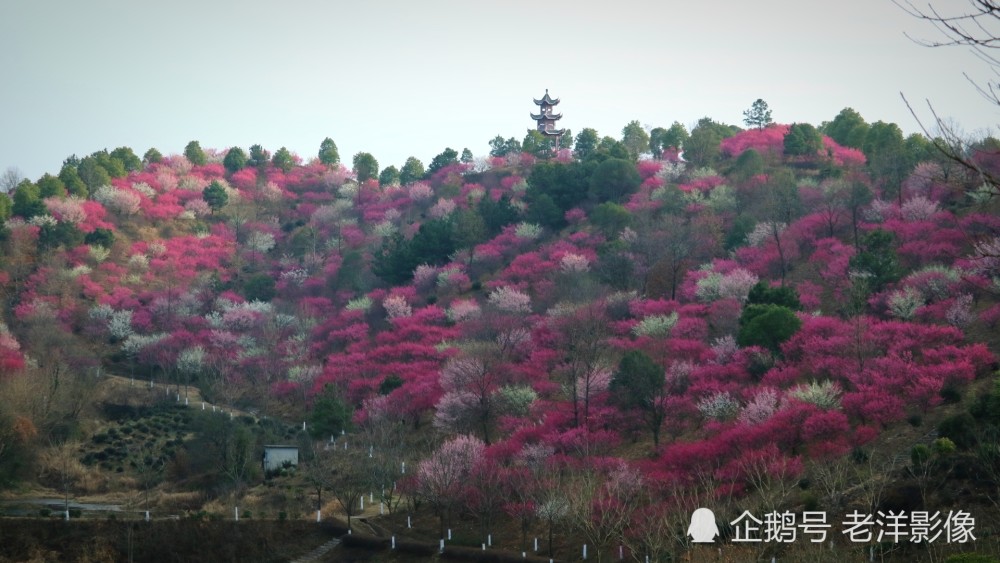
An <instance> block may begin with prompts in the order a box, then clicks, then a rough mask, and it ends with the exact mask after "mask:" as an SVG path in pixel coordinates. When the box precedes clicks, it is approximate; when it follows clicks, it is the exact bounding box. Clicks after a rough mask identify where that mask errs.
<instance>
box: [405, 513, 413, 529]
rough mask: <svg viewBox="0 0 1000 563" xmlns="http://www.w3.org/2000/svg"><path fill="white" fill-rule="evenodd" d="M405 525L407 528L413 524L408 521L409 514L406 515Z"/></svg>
mask: <svg viewBox="0 0 1000 563" xmlns="http://www.w3.org/2000/svg"><path fill="white" fill-rule="evenodd" d="M406 527H407V528H412V527H413V524H412V523H410V515H409V514H407V515H406Z"/></svg>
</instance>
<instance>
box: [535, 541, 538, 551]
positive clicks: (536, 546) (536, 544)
mask: <svg viewBox="0 0 1000 563" xmlns="http://www.w3.org/2000/svg"><path fill="white" fill-rule="evenodd" d="M535 553H538V538H535Z"/></svg>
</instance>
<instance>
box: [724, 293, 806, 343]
mask: <svg viewBox="0 0 1000 563" xmlns="http://www.w3.org/2000/svg"><path fill="white" fill-rule="evenodd" d="M801 326H802V321H800V320H799V318H798V317H797V316H795V312H794V311H792V310H791V309H789V308H788V307H783V306H781V305H772V304H765V305H748V306H747V307H746V308H745V309H743V314H742V315H740V330H739V333H738V334H737V335H736V341H737V343H739V345H740V346H761V347H764V348H767V349H769V350H771V351H772V352H775V353H778V352H780V346H781V344H782V343H784V342H785V341H786V340H788V339H789V338H791V337H792V336H793V335H794V334H795V333H796V332H798V331H799V328H800V327H801Z"/></svg>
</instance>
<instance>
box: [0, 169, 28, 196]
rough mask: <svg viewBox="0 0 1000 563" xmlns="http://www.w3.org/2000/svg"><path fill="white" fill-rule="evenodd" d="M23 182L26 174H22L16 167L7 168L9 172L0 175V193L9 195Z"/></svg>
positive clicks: (5, 171)
mask: <svg viewBox="0 0 1000 563" xmlns="http://www.w3.org/2000/svg"><path fill="white" fill-rule="evenodd" d="M22 180H24V174H21V171H20V170H18V168H17V167H16V166H9V167H7V170H4V172H3V174H0V193H3V194H9V193H10V192H12V191H14V188H16V187H17V185H18V184H20V183H21V181H22Z"/></svg>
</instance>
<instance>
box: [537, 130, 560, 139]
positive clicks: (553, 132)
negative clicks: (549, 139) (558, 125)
mask: <svg viewBox="0 0 1000 563" xmlns="http://www.w3.org/2000/svg"><path fill="white" fill-rule="evenodd" d="M538 132H539V133H541V134H542V135H551V136H553V137H555V136H558V135H562V134H563V133H565V132H566V130H565V129H539V130H538Z"/></svg>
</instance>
